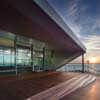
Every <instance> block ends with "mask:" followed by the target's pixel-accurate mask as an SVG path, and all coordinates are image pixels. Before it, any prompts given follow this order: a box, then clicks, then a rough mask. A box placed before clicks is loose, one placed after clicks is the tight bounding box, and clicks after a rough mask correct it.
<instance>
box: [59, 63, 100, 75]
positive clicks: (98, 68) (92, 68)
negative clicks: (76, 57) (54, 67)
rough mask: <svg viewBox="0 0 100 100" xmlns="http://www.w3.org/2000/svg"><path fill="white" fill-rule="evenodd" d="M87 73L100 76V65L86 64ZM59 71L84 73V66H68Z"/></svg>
mask: <svg viewBox="0 0 100 100" xmlns="http://www.w3.org/2000/svg"><path fill="white" fill-rule="evenodd" d="M84 66H85V67H84V68H85V71H86V72H91V73H94V74H99V75H100V64H85V65H84ZM58 71H82V64H67V65H64V66H63V67H61V68H60V69H58Z"/></svg>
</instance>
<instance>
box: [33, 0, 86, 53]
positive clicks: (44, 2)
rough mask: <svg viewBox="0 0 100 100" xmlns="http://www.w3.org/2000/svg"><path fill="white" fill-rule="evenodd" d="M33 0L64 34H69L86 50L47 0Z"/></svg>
mask: <svg viewBox="0 0 100 100" xmlns="http://www.w3.org/2000/svg"><path fill="white" fill-rule="evenodd" d="M34 1H35V2H36V4H37V5H39V6H40V7H41V9H43V10H44V11H45V12H46V13H47V14H48V15H49V16H50V17H51V18H52V19H53V20H54V21H55V22H56V23H57V24H58V25H59V26H60V27H61V28H62V29H63V30H64V31H65V34H67V35H68V36H70V37H71V38H72V39H73V40H74V41H75V42H76V43H77V44H78V45H79V46H80V47H81V48H82V49H83V50H84V51H85V50H86V48H85V46H84V45H83V44H82V43H81V41H80V40H79V39H78V38H77V36H76V35H75V34H74V33H73V32H72V30H71V29H70V28H69V27H68V25H67V23H66V22H64V20H63V19H62V17H61V16H60V14H59V13H58V12H57V11H56V10H55V9H54V8H53V7H52V6H51V5H50V4H49V2H48V1H47V0H34ZM49 1H50V0H49Z"/></svg>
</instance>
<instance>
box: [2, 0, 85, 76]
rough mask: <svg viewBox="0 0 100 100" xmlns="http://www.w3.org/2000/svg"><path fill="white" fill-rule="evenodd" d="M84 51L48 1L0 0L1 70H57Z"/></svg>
mask: <svg viewBox="0 0 100 100" xmlns="http://www.w3.org/2000/svg"><path fill="white" fill-rule="evenodd" d="M85 52H86V48H85V47H84V45H83V44H82V43H81V42H80V40H79V39H78V38H77V37H76V35H75V34H74V33H73V32H72V31H71V29H70V28H69V27H68V25H67V23H66V22H65V21H64V20H63V19H62V17H61V16H60V15H59V14H58V13H57V12H56V10H55V9H54V8H53V7H52V6H50V4H49V3H48V0H0V71H5V70H6V71H15V72H16V74H17V73H18V72H20V71H23V70H24V71H25V70H26V71H28V70H31V71H48V70H56V69H58V68H59V67H61V66H62V65H64V64H67V63H68V62H70V61H72V60H73V59H75V58H76V57H78V56H80V55H84V53H85ZM82 61H83V62H84V59H82ZM83 67H84V65H83Z"/></svg>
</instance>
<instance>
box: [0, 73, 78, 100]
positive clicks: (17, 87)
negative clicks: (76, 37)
mask: <svg viewBox="0 0 100 100" xmlns="http://www.w3.org/2000/svg"><path fill="white" fill-rule="evenodd" d="M77 75H79V73H66V72H62V73H61V72H40V73H32V74H28V75H19V76H18V77H17V78H16V77H15V76H7V77H6V76H4V77H2V76H0V100H24V99H26V98H28V97H30V96H32V95H35V94H37V93H40V92H41V91H44V90H46V89H48V88H50V87H53V86H55V85H57V84H60V83H62V82H64V81H66V80H69V79H71V78H73V77H74V76H77Z"/></svg>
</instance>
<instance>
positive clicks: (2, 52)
mask: <svg viewBox="0 0 100 100" xmlns="http://www.w3.org/2000/svg"><path fill="white" fill-rule="evenodd" d="M62 60H63V58H62V57H61V56H59V53H57V51H55V50H54V49H52V48H50V47H49V45H47V44H46V43H44V42H40V41H37V40H35V39H31V38H26V37H24V36H19V35H14V34H12V33H10V34H8V33H7V34H2V36H1V37H0V71H1V70H7V69H15V71H16V70H17V72H20V71H23V70H31V71H32V70H33V71H44V70H54V69H55V68H56V67H57V66H58V65H60V64H61V63H62Z"/></svg>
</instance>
